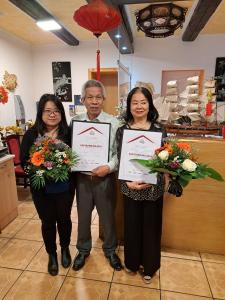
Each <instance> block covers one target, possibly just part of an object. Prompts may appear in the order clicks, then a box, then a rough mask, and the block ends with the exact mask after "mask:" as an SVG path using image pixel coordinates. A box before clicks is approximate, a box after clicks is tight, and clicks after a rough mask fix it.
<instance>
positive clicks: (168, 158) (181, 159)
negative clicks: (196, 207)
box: [135, 140, 224, 197]
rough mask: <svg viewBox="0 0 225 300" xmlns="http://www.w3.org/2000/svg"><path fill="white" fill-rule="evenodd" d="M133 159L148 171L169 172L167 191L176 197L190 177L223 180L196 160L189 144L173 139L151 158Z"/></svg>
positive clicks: (180, 193) (179, 194) (214, 171)
mask: <svg viewBox="0 0 225 300" xmlns="http://www.w3.org/2000/svg"><path fill="white" fill-rule="evenodd" d="M135 161H136V162H138V163H140V164H141V165H143V166H145V167H147V168H148V169H150V173H156V172H161V173H166V174H169V175H170V177H171V181H170V184H169V188H168V192H169V193H171V194H174V195H176V196H177V197H179V196H181V195H182V192H183V187H185V186H187V185H188V183H189V182H190V181H191V180H192V179H197V178H205V177H210V178H212V179H215V180H218V181H224V179H223V177H222V176H221V175H220V174H219V173H218V172H217V171H216V170H214V169H212V168H210V167H208V166H207V165H206V164H202V163H199V162H197V159H196V157H195V156H194V153H193V151H192V149H191V146H190V144H188V143H181V142H177V141H175V140H170V141H167V143H165V144H164V146H163V147H161V148H159V149H156V151H155V155H154V156H153V157H152V159H150V160H142V159H135Z"/></svg>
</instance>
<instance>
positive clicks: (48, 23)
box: [36, 20, 62, 31]
mask: <svg viewBox="0 0 225 300" xmlns="http://www.w3.org/2000/svg"><path fill="white" fill-rule="evenodd" d="M36 24H37V26H38V27H40V28H41V29H43V30H44V31H51V30H59V29H61V28H62V27H61V26H60V25H59V24H58V23H57V22H56V21H55V20H44V21H37V22H36Z"/></svg>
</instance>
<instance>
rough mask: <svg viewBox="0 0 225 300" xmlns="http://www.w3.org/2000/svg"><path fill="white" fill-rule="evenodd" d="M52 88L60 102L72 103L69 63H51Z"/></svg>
mask: <svg viewBox="0 0 225 300" xmlns="http://www.w3.org/2000/svg"><path fill="white" fill-rule="evenodd" d="M52 74H53V87H54V93H55V95H56V96H57V97H58V98H59V99H60V100H61V101H62V102H71V101H72V83H71V81H72V80H71V67H70V62H69V61H63V62H59V61H58V62H53V63H52Z"/></svg>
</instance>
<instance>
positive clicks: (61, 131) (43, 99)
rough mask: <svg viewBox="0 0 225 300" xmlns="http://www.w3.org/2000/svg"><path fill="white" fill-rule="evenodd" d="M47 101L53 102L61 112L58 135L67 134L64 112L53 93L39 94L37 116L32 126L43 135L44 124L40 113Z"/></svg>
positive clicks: (67, 128)
mask: <svg viewBox="0 0 225 300" xmlns="http://www.w3.org/2000/svg"><path fill="white" fill-rule="evenodd" d="M48 101H51V102H53V103H54V104H55V106H56V107H57V108H58V110H59V111H60V113H61V121H60V123H59V131H58V136H59V137H63V136H65V135H67V134H68V132H69V127H68V124H67V121H66V114H65V110H64V107H63V104H62V102H61V101H60V100H59V99H58V98H57V97H56V96H55V95H54V94H44V95H42V96H41V98H40V101H39V103H38V109H37V116H36V121H35V123H34V126H33V128H34V129H36V130H37V132H38V133H40V134H41V135H44V133H45V131H46V125H45V123H44V122H43V120H42V115H43V111H44V108H45V104H46V103H47V102H48Z"/></svg>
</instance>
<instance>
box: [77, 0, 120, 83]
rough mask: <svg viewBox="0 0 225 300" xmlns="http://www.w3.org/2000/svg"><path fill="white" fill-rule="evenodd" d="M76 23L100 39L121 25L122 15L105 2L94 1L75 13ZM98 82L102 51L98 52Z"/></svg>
mask: <svg viewBox="0 0 225 300" xmlns="http://www.w3.org/2000/svg"><path fill="white" fill-rule="evenodd" d="M73 19H74V21H76V22H77V23H78V25H80V26H81V27H84V28H85V29H87V30H89V31H91V32H93V34H94V35H95V36H96V37H97V38H99V36H100V35H101V34H102V33H103V32H107V31H110V30H112V29H114V28H116V27H118V26H119V24H120V23H121V16H120V13H119V12H118V11H117V10H116V9H115V8H114V7H112V6H109V5H107V4H105V3H104V2H103V0H93V1H92V2H91V3H89V4H87V5H84V6H81V7H80V8H79V9H78V10H76V11H75V13H74V16H73ZM96 76H97V78H96V79H97V80H100V50H99V49H98V50H97V74H96Z"/></svg>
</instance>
